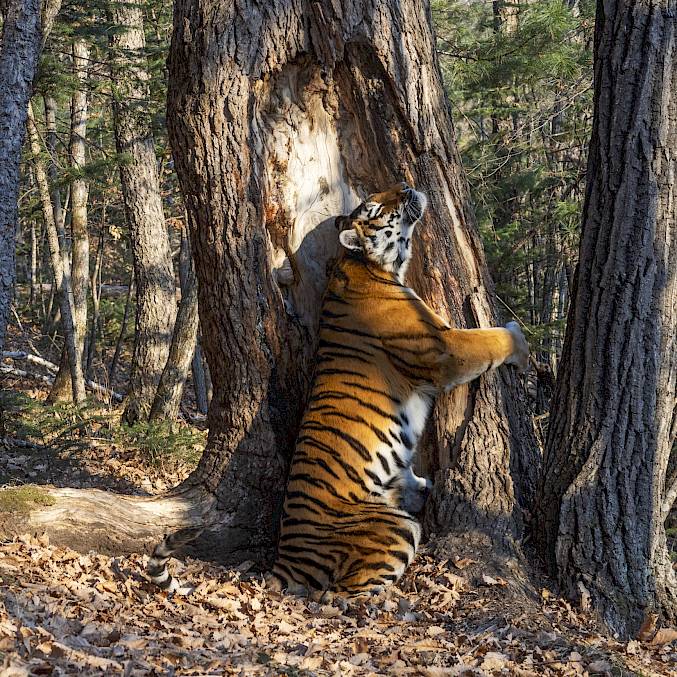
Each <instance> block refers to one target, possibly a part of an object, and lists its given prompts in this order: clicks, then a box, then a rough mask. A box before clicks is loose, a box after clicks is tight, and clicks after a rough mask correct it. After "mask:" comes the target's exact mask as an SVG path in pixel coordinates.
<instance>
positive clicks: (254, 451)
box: [168, 0, 538, 560]
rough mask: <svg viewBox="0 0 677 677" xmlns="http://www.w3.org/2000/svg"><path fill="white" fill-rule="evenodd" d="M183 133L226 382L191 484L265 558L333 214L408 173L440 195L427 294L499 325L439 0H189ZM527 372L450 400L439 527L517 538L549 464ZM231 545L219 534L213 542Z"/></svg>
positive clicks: (193, 218) (179, 35)
mask: <svg viewBox="0 0 677 677" xmlns="http://www.w3.org/2000/svg"><path fill="white" fill-rule="evenodd" d="M169 71H170V84H169V100H168V114H169V131H170V138H171V141H172V144H173V148H174V152H175V159H176V166H177V171H178V174H179V178H180V181H181V186H182V189H183V192H184V195H185V199H186V204H187V208H188V214H189V223H190V227H191V241H192V243H193V246H194V254H195V258H196V267H197V273H198V279H199V298H200V309H201V310H200V313H201V324H202V328H203V337H204V347H205V351H206V354H207V359H208V363H209V367H210V371H211V373H212V378H213V380H214V400H213V402H212V405H211V407H210V413H209V424H210V437H209V444H208V448H207V450H206V451H205V453H204V455H203V457H202V460H201V462H200V465H199V467H198V469H197V471H196V472H195V473H194V474H193V476H192V477H191V478H190V480H189V481H188V483H187V486H193V487H201V488H203V489H205V490H206V491H208V492H210V493H211V494H213V495H214V497H215V499H216V501H217V504H218V507H219V508H220V510H219V511H218V514H219V518H220V519H222V520H223V522H224V524H225V525H226V526H230V528H228V529H222V530H221V531H222V542H223V550H222V554H223V555H224V556H226V557H228V555H229V554H230V556H231V557H233V558H240V557H244V556H246V557H252V558H255V559H258V560H265V559H267V558H268V557H269V556H270V555H271V553H272V551H273V548H274V542H275V532H276V526H277V521H278V511H279V505H280V500H281V496H282V492H283V488H284V480H285V472H286V467H287V463H288V461H289V458H290V454H291V451H292V448H293V444H294V439H295V435H296V430H297V426H298V421H299V417H300V415H301V412H302V410H303V408H304V404H305V399H306V395H307V388H308V383H309V376H310V371H311V365H312V356H313V353H314V349H315V335H316V328H317V315H318V312H319V307H320V299H321V295H322V292H323V288H324V284H325V280H326V274H325V270H326V265H327V262H328V260H330V259H331V258H332V257H333V256H335V254H336V251H337V249H336V247H337V232H336V229H335V226H334V218H333V217H334V216H336V215H338V214H343V213H347V212H349V211H351V210H352V209H353V207H354V206H355V205H356V204H357V202H358V201H359V198H360V197H361V196H364V195H365V194H367V193H369V192H371V191H375V190H380V189H383V188H384V187H385V186H388V185H389V184H392V183H393V182H395V181H398V180H401V179H404V180H406V181H408V182H410V183H411V184H412V185H414V186H416V187H417V188H418V189H420V190H423V191H425V192H426V193H428V195H429V197H430V199H431V207H430V209H429V214H430V216H428V217H427V218H426V220H425V223H423V224H422V225H421V226H420V227H419V229H418V239H417V242H416V259H415V265H414V266H413V274H412V275H411V276H410V280H411V282H412V286H413V287H414V288H415V289H416V290H417V291H419V292H420V293H421V294H422V296H423V297H424V298H425V299H426V300H427V301H428V302H429V303H431V305H432V306H433V307H434V308H435V309H436V310H437V311H439V312H441V313H442V314H443V315H444V316H446V317H449V318H450V319H451V320H452V321H453V322H454V323H455V324H457V325H459V326H478V325H479V326H489V325H491V324H494V323H495V317H494V311H493V305H492V302H491V299H490V294H489V291H488V290H489V288H490V282H489V280H488V274H487V269H486V265H485V261H484V256H483V254H482V250H481V246H480V243H479V239H478V237H477V234H476V231H475V229H474V226H473V224H472V217H471V214H470V211H469V208H468V204H467V189H466V185H465V182H464V179H463V177H462V172H461V165H460V161H459V158H458V155H457V151H456V147H455V142H454V139H453V136H452V126H451V120H450V116H449V112H448V108H447V103H446V101H445V98H444V92H443V89H442V84H441V78H440V73H439V67H438V64H437V62H436V59H435V51H434V43H433V37H432V30H431V23H430V12H429V7H428V4H427V3H421V2H416V1H414V0H402V1H401V2H398V3H390V2H386V1H385V0H377V1H375V2H367V1H366V0H356V1H355V2H352V3H350V4H346V3H335V2H329V1H326V2H303V1H301V0H276V1H274V2H269V3H264V4H261V3H255V2H251V1H250V2H241V3H238V4H237V6H235V5H233V4H232V3H222V2H218V0H178V2H177V3H176V4H175V19H174V35H173V41H172V47H171V53H170V58H169ZM518 390H519V389H518V388H516V387H515V381H514V377H513V376H512V375H511V374H509V373H507V372H502V373H499V374H497V375H492V376H489V377H484V378H483V379H482V380H480V381H479V382H477V383H474V384H471V385H470V386H467V387H462V388H458V389H457V390H456V391H455V392H454V393H452V394H451V395H448V396H444V397H442V398H440V401H439V403H438V405H437V408H436V413H435V416H434V421H433V424H432V425H431V429H430V432H429V436H428V437H429V442H428V446H427V448H426V449H425V450H424V454H423V465H424V467H425V468H426V470H427V471H428V472H429V473H434V474H435V489H434V492H433V495H432V498H431V500H430V503H429V508H428V512H427V516H426V523H427V525H428V528H429V529H430V530H435V531H440V530H447V529H476V530H479V531H482V532H484V533H486V534H489V535H490V536H491V537H493V538H495V539H496V540H498V541H504V540H507V539H509V538H510V537H512V536H514V535H516V534H517V533H519V531H520V527H521V506H522V505H524V504H526V503H528V502H529V500H530V497H531V493H532V489H533V484H534V479H535V472H536V471H537V468H538V459H537V456H536V451H535V443H534V438H533V433H532V430H531V426H530V423H529V422H528V420H527V416H526V413H525V409H524V402H523V400H522V399H521V397H520V396H519V395H518ZM215 547H216V545H215V543H214V541H213V540H211V541H210V544H209V548H210V549H211V550H212V551H213V550H214V548H215Z"/></svg>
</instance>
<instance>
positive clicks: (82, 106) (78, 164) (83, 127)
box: [48, 39, 89, 402]
mask: <svg viewBox="0 0 677 677" xmlns="http://www.w3.org/2000/svg"><path fill="white" fill-rule="evenodd" d="M72 53H73V77H74V79H75V81H76V82H77V83H78V86H77V88H76V90H75V92H74V93H73V98H72V100H71V142H70V162H71V170H72V171H73V173H74V175H75V178H73V180H72V181H71V196H70V200H71V243H72V244H71V284H72V286H73V303H74V309H73V322H74V323H75V327H76V329H77V337H78V345H77V350H78V352H79V353H80V355H82V362H83V364H84V363H85V353H84V348H85V336H86V335H87V296H88V292H89V231H88V229H87V200H88V195H89V186H88V184H87V180H86V178H85V176H84V168H85V148H86V146H85V142H86V135H87V70H88V68H89V49H88V48H87V43H86V42H85V41H84V40H81V39H80V40H76V41H75V42H74V43H73V51H72ZM56 194H57V196H58V189H57V190H56ZM56 218H57V217H56V214H55V219H56ZM71 396H72V386H71V377H70V369H69V363H68V356H67V353H66V351H65V350H63V351H62V353H61V362H60V364H59V371H58V373H57V375H56V378H55V379H54V385H53V386H52V390H51V391H50V393H49V398H48V399H49V401H50V402H58V401H63V400H70V399H71Z"/></svg>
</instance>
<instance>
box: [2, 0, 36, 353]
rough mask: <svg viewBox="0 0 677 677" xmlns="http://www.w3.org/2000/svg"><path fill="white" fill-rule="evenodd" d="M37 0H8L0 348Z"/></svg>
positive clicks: (10, 286)
mask: <svg viewBox="0 0 677 677" xmlns="http://www.w3.org/2000/svg"><path fill="white" fill-rule="evenodd" d="M40 6H41V4H40V2H39V0H10V2H8V4H7V6H6V11H5V15H4V23H3V26H2V43H1V44H0V350H2V348H3V346H4V343H5V332H6V330H7V322H8V321H9V313H10V307H11V304H12V300H13V297H14V281H15V275H16V270H15V249H16V248H15V237H16V226H17V221H18V208H17V204H18V199H19V161H20V159H21V146H22V144H23V139H24V135H25V132H26V111H27V109H28V101H29V100H30V95H31V90H32V87H33V77H34V76H35V71H36V68H37V64H38V57H39V55H40V46H41V40H42V32H41V17H40Z"/></svg>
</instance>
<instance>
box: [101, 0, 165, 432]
mask: <svg viewBox="0 0 677 677" xmlns="http://www.w3.org/2000/svg"><path fill="white" fill-rule="evenodd" d="M110 17H111V21H112V22H113V24H114V26H115V31H114V32H113V36H112V39H111V48H112V50H113V56H114V61H113V63H114V65H113V68H112V74H113V78H114V80H115V91H114V100H113V101H114V104H113V111H114V120H115V137H116V143H117V150H118V153H120V154H121V155H123V156H124V158H123V161H122V162H121V163H120V182H121V186H122V194H123V198H124V203H125V213H126V215H127V220H128V222H129V227H130V238H131V243H132V252H133V255H134V276H135V281H136V329H135V334H134V357H133V361H132V372H131V375H130V381H129V391H128V393H127V402H126V406H125V412H124V419H125V420H126V421H127V422H128V423H135V422H136V421H138V420H139V419H144V418H147V417H148V414H149V413H150V408H151V405H152V403H153V399H154V397H155V392H156V389H157V386H158V383H159V381H160V376H161V374H162V370H163V368H164V366H165V364H166V362H167V357H168V356H169V348H170V345H171V339H172V329H173V327H174V319H175V317H176V284H175V280H174V270H173V267H172V257H171V247H170V243H169V236H168V234H167V228H166V226H165V217H164V211H163V207H162V196H161V193H160V179H159V177H158V169H157V157H156V154H155V145H154V138H153V131H152V125H151V120H150V116H149V114H150V110H149V107H148V102H149V96H150V92H149V74H148V70H147V67H146V64H145V63H144V48H145V35H144V28H143V12H142V9H141V7H140V6H139V5H137V4H135V3H130V2H127V0H111V2H110ZM121 59H122V60H121Z"/></svg>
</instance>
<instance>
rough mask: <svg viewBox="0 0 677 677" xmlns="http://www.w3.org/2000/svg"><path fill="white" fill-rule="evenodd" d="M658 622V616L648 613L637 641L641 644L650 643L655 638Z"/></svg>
mask: <svg viewBox="0 0 677 677" xmlns="http://www.w3.org/2000/svg"><path fill="white" fill-rule="evenodd" d="M657 620H658V614H654V613H648V614H647V615H646V617H645V618H644V622H643V623H642V627H640V629H639V632H638V633H637V639H638V640H639V641H640V642H648V641H649V640H650V639H651V638H652V637H653V634H654V630H655V629H656V621H657Z"/></svg>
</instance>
